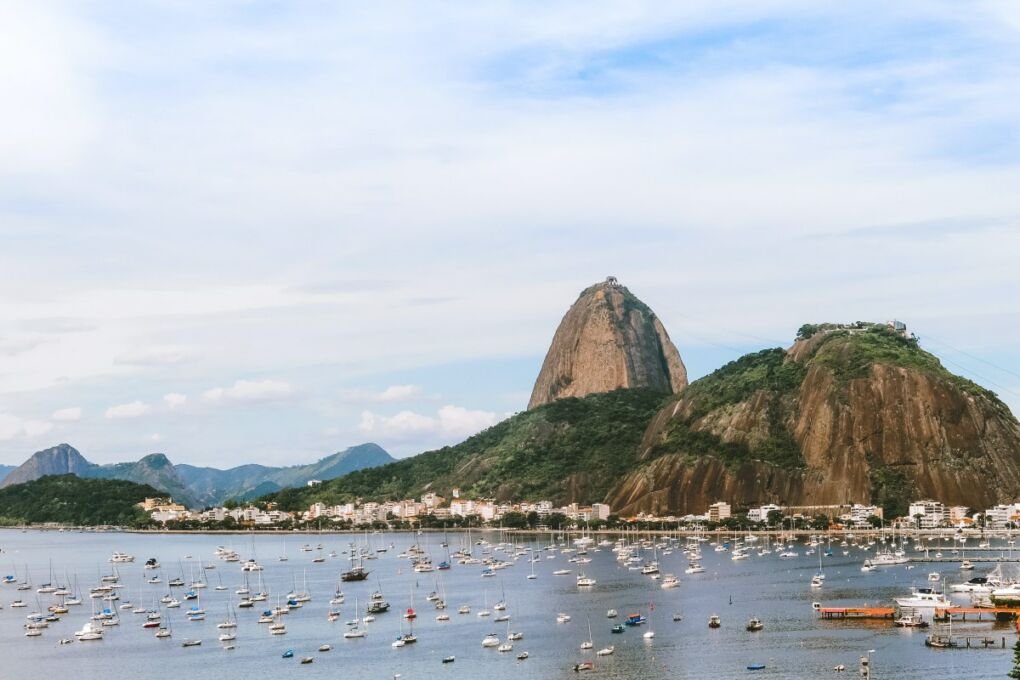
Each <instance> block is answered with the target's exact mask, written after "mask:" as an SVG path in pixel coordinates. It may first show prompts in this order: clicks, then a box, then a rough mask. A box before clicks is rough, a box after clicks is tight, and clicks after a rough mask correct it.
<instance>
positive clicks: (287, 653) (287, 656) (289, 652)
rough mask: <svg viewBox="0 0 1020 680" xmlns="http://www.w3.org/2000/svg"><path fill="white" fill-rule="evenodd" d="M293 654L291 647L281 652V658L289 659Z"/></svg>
mask: <svg viewBox="0 0 1020 680" xmlns="http://www.w3.org/2000/svg"><path fill="white" fill-rule="evenodd" d="M293 656H294V650H293V649H288V650H287V651H286V652H284V653H283V658H284V659H289V658H291V657H293Z"/></svg>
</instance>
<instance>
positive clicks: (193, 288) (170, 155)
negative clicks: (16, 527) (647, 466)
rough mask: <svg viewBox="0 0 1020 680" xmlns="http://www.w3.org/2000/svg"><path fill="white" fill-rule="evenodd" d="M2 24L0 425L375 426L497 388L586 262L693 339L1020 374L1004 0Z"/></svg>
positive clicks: (437, 422) (1019, 203)
mask: <svg viewBox="0 0 1020 680" xmlns="http://www.w3.org/2000/svg"><path fill="white" fill-rule="evenodd" d="M0 27H2V28H0V33H2V39H0V96H2V98H3V101H7V102H17V105H16V106H6V107H0V126H2V129H3V130H4V131H5V134H4V135H2V136H0V238H2V239H3V243H4V248H3V249H0V269H2V270H3V271H4V274H5V276H4V277H2V280H0V413H4V414H8V415H7V416H6V418H7V420H6V421H4V422H3V425H2V427H0V439H2V440H3V442H2V443H0V459H4V460H6V461H14V462H17V461H20V460H21V459H23V458H24V457H25V455H26V454H27V453H30V451H29V450H28V449H31V448H33V447H34V446H35V445H36V443H37V442H42V441H44V440H46V438H47V437H51V438H52V437H55V436H56V435H57V434H58V433H59V435H60V437H61V438H64V439H66V440H68V441H73V442H74V443H76V444H78V445H80V446H82V447H92V449H93V450H98V451H101V452H102V455H109V456H111V457H113V458H114V459H116V458H118V457H126V456H129V455H136V454H137V453H139V451H142V450H145V448H146V447H149V446H151V435H152V433H153V431H154V430H158V431H159V433H160V435H161V436H162V440H161V443H160V444H161V446H164V447H166V448H167V449H168V450H176V451H179V452H180V457H181V458H183V459H187V460H195V461H197V462H202V461H206V462H211V461H213V460H216V461H219V460H221V459H222V457H228V458H229V457H232V458H233V459H234V462H246V461H248V460H260V461H265V462H273V459H274V457H277V458H284V459H285V460H286V459H289V457H290V456H292V455H301V456H304V457H308V458H312V457H315V456H316V455H319V454H321V453H322V449H323V447H324V446H330V447H333V446H336V445H339V444H350V443H354V442H356V441H357V440H358V439H360V438H363V437H365V436H367V433H366V427H367V429H368V430H370V431H374V432H378V433H380V434H379V436H383V435H384V434H386V435H387V436H389V435H390V434H392V435H393V436H394V437H399V438H400V439H401V441H403V442H404V443H403V444H401V445H400V446H401V447H402V448H401V449H400V451H399V452H400V453H404V454H406V453H412V452H414V447H415V446H416V444H415V443H413V442H414V441H415V439H414V437H415V435H412V434H411V433H414V432H418V433H420V434H421V436H423V437H425V436H431V437H433V438H434V439H435V440H436V441H438V440H440V439H443V440H449V439H451V438H453V437H455V436H459V434H456V433H468V431H469V430H472V429H477V427H478V426H482V427H484V426H485V424H487V423H488V422H489V418H488V417H487V416H486V415H485V414H493V413H505V412H508V411H513V410H515V409H518V408H521V407H522V406H523V404H524V399H522V398H521V396H520V395H522V394H523V395H526V394H527V392H528V390H529V388H530V387H531V381H532V380H533V379H534V376H535V374H536V373H537V370H538V365H539V363H540V362H541V358H542V354H543V352H544V351H545V349H546V347H547V346H548V343H549V340H550V338H551V335H552V332H553V329H554V328H555V326H556V323H557V322H558V321H559V319H560V318H561V317H562V314H563V312H564V311H565V310H566V308H567V306H568V305H569V304H570V302H572V301H573V300H574V299H575V298H576V296H577V293H578V292H579V291H580V290H581V289H582V288H584V287H585V286H586V285H588V284H590V283H592V282H594V281H597V280H600V279H601V278H603V277H604V276H606V275H608V274H614V275H617V276H619V277H620V278H621V280H622V281H623V282H624V283H625V284H626V285H628V286H629V287H630V288H631V289H632V290H633V291H634V292H635V293H636V294H638V295H639V296H640V297H641V298H642V299H643V300H645V301H646V302H647V303H648V304H649V305H650V306H651V307H652V308H653V309H655V311H656V312H657V314H658V315H659V317H660V318H661V319H663V321H664V323H665V325H666V327H667V328H668V329H669V332H670V334H671V336H672V337H673V338H674V340H675V341H676V343H677V345H678V346H679V349H680V351H681V353H682V354H683V356H684V358H685V360H686V361H687V363H688V364H689V365H690V366H691V367H692V375H694V376H697V375H699V374H703V373H704V372H706V371H707V370H710V369H711V368H714V367H716V366H718V365H720V364H721V363H723V362H724V361H726V360H728V359H733V358H735V357H736V356H737V355H739V354H740V353H741V352H743V351H747V350H751V349H758V348H761V347H764V346H770V345H775V344H785V343H788V342H789V341H790V339H791V337H792V335H793V333H794V331H795V329H796V328H797V327H798V326H799V325H801V324H802V323H805V322H809V321H826V320H834V321H839V320H856V319H873V320H884V319H886V318H890V317H898V318H903V319H905V320H906V321H907V322H908V324H910V326H911V327H912V328H913V329H914V330H916V331H917V332H918V333H920V335H921V337H922V341H924V339H925V338H931V339H932V341H933V344H931V345H927V346H928V347H929V348H931V349H935V350H937V351H938V353H940V356H943V357H944V358H945V359H946V360H947V365H949V364H948V361H953V362H955V364H954V366H953V368H954V370H957V371H959V372H961V373H963V374H965V375H967V376H968V377H972V378H974V379H975V380H977V381H978V382H981V383H982V384H985V385H986V386H988V387H990V388H991V389H993V390H995V391H997V392H998V393H1000V394H1001V395H1002V396H1003V398H1004V399H1006V400H1007V401H1009V402H1010V403H1011V405H1012V406H1013V407H1014V408H1017V406H1018V405H1020V388H1017V387H1016V378H1015V376H1016V375H1017V374H1018V373H1020V353H1018V350H1017V349H1016V342H1015V339H1016V337H1017V336H1018V334H1020V302H1018V300H1017V298H1016V296H1015V294H1013V292H1014V291H1016V290H1017V289H1018V288H1020V274H1018V270H1017V267H1016V264H1015V253H1016V252H1018V251H1020V194H1018V192H1017V191H1015V187H1017V186H1020V98H1017V97H1016V96H1015V93H1016V92H1017V91H1018V90H1020V70H1018V69H1017V67H1016V66H1015V65H1016V64H1017V63H1020V39H1018V38H1020V11H1018V10H1017V9H1016V7H1015V5H1014V4H1011V3H1003V2H995V1H987V2H983V1H980V0H979V1H978V2H974V3H967V4H966V5H962V4H960V3H956V2H948V1H946V2H941V1H938V0H936V1H935V2H919V1H915V0H906V1H905V2H900V3H896V4H895V5H890V4H889V3H883V2H877V1H876V2H873V1H871V0H864V1H863V2H858V3H852V4H844V5H838V6H827V7H825V8H824V9H819V7H818V6H817V5H816V4H814V3H806V2H802V1H800V0H786V1H779V0H764V1H763V2H757V3H736V2H729V1H728V0H721V1H713V2H707V1H702V0H694V1H691V2H684V3H674V4H672V5H669V6H666V5H663V4H662V3H658V4H655V3H651V4H649V3H641V2H624V1H622V0H620V1H618V2H609V1H607V2H595V3H587V4H577V3H568V2H548V3H542V4H541V5H533V6H528V7H523V6H519V5H515V4H513V3H502V4H501V3H496V4H492V3H485V4H477V5H472V6H470V7H466V6H464V5H451V4H448V3H432V2H421V3H412V4H410V5H401V6H400V7H399V8H398V7H395V6H391V5H387V4H385V3H374V4H360V5H359V4H354V5H352V4H346V3H325V4H323V3H317V4H301V3H298V4H294V3H291V4H287V3H270V4H265V5H262V4H260V5H257V6H252V5H233V4H216V3H192V4H190V5H189V4H173V3H171V4H166V3H146V2H142V3H130V4H126V3H120V2H111V1H100V2H96V3H90V4H88V5H87V6H86V5H82V4H81V3H74V2H51V3H38V2H28V1H27V0H23V1H17V0H16V1H15V2H6V3H3V4H2V6H0ZM933 46H937V49H934V48H933ZM295 102H300V105H295ZM974 329H980V332H974ZM935 340H939V341H943V343H944V344H941V345H936V344H934V341H935ZM953 348H956V349H953ZM971 357H979V359H980V360H983V361H986V362H991V365H988V364H986V363H982V361H980V360H974V359H973V358H971ZM164 395H165V396H164ZM513 395H516V396H513ZM525 398H526V397H525ZM68 404H76V405H78V406H76V407H75V408H80V409H81V411H80V412H79V414H78V416H77V417H75V418H70V417H57V415H56V414H57V413H59V412H60V411H61V410H63V409H66V408H68V407H67V405H68ZM138 404H141V407H140V406H138ZM438 404H463V405H464V406H463V409H464V413H462V414H456V413H448V414H447V415H446V417H445V420H444V416H443V414H442V413H441V412H440V411H437V410H436V406H437V405H438ZM111 405H115V406H111ZM116 405H119V406H116ZM228 405H229V406H230V407H229V408H227V406H228ZM214 406H219V408H213V407H214ZM451 408H453V407H451ZM139 411H141V412H139ZM364 413H367V414H368V420H367V423H368V424H367V425H366V418H365V415H364ZM110 414H119V415H110ZM471 414H482V415H479V416H477V418H476V417H475V416H473V415H471ZM139 415H144V417H138V416H139ZM132 416H134V417H132ZM270 416H271V417H270ZM28 423H36V425H32V426H29V425H28ZM40 423H43V424H44V425H40ZM270 423H271V424H272V427H270ZM458 423H463V424H460V425H458ZM47 427H49V428H50V430H49V431H48V432H43V433H41V434H40V430H45V429H46V428H47ZM30 431H31V432H33V433H35V434H32V435H30V434H29V432H30ZM327 431H328V432H331V433H333V434H330V435H328V438H326V439H324V435H323V434H322V433H323V432H327ZM401 433H403V434H401ZM340 440H343V441H340Z"/></svg>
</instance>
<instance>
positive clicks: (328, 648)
mask: <svg viewBox="0 0 1020 680" xmlns="http://www.w3.org/2000/svg"><path fill="white" fill-rule="evenodd" d="M332 649H333V645H319V651H320V652H328V651H331V650H332Z"/></svg>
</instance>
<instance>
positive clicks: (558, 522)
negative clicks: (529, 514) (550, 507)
mask: <svg viewBox="0 0 1020 680" xmlns="http://www.w3.org/2000/svg"><path fill="white" fill-rule="evenodd" d="M567 521H568V520H567V516H566V515H564V514H563V513H562V512H554V513H552V514H551V515H549V517H548V518H547V519H546V521H545V523H546V524H547V525H548V526H549V528H550V529H557V530H559V529H562V528H563V527H565V526H566V525H567Z"/></svg>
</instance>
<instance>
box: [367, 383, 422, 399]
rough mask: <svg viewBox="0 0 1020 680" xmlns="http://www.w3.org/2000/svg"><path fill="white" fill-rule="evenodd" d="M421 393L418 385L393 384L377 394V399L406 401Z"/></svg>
mask: <svg viewBox="0 0 1020 680" xmlns="http://www.w3.org/2000/svg"><path fill="white" fill-rule="evenodd" d="M419 394H421V388H420V387H418V386H417V385H391V386H389V387H387V388H386V389H385V390H383V391H382V392H380V393H379V394H378V395H376V401H405V400H407V399H410V398H412V397H415V396H417V395H419Z"/></svg>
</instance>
